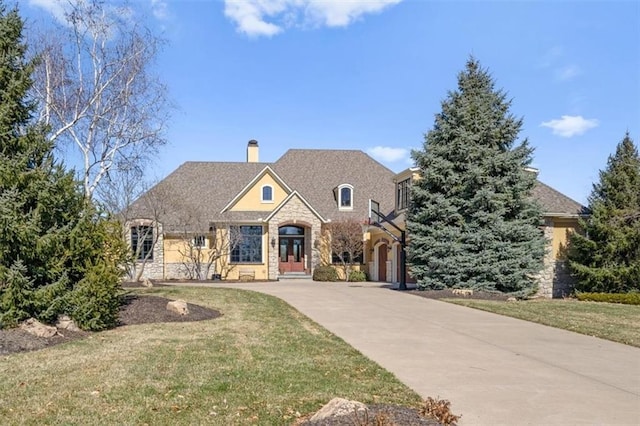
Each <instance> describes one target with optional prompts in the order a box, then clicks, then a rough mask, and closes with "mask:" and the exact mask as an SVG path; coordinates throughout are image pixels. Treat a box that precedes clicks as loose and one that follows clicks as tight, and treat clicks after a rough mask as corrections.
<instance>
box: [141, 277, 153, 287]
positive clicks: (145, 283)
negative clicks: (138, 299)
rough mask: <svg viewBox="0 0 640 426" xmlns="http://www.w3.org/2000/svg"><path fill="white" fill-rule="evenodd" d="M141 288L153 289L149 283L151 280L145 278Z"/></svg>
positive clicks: (151, 283)
mask: <svg viewBox="0 0 640 426" xmlns="http://www.w3.org/2000/svg"><path fill="white" fill-rule="evenodd" d="M142 286H143V287H153V282H151V280H150V279H149V278H145V279H144V280H142Z"/></svg>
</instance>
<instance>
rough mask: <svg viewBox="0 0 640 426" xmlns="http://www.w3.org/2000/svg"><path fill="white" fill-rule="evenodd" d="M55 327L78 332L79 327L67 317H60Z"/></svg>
mask: <svg viewBox="0 0 640 426" xmlns="http://www.w3.org/2000/svg"><path fill="white" fill-rule="evenodd" d="M56 327H58V328H59V329H61V330H69V331H80V327H78V325H77V324H76V323H75V321H74V320H72V319H71V318H69V316H67V315H60V316H59V317H58V322H57V323H56Z"/></svg>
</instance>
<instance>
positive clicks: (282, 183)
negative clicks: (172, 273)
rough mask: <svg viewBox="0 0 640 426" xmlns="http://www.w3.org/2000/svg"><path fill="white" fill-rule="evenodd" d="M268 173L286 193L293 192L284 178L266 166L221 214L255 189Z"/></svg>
mask: <svg viewBox="0 0 640 426" xmlns="http://www.w3.org/2000/svg"><path fill="white" fill-rule="evenodd" d="M267 173H270V174H271V176H272V177H273V179H274V180H275V181H276V182H277V183H278V184H279V185H280V186H282V187H283V188H284V190H285V191H286V192H289V193H290V192H291V188H289V185H287V184H286V183H285V182H284V180H282V178H281V177H280V176H278V174H277V173H276V172H274V171H273V170H272V169H271V167H269V166H266V167H265V168H264V169H262V171H260V173H258V174H257V175H256V177H254V178H253V179H251V182H249V183H248V184H247V185H246V186H245V187H244V188H242V190H241V191H240V192H238V194H237V195H236V196H235V197H233V199H232V200H231V201H229V203H228V204H227V205H226V206H224V207H223V208H222V210H220V213H224V212H226V211H227V210H228V209H229V208H231V206H233V205H234V204H235V203H236V202H237V201H238V200H239V199H240V198H242V197H243V196H244V195H245V194H246V193H247V192H249V190H250V189H251V188H253V185H255V183H256V182H257V181H258V180H260V179H261V178H262V177H263V176H264V175H266V174H267Z"/></svg>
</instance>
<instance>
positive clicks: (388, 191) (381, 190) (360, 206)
mask: <svg viewBox="0 0 640 426" xmlns="http://www.w3.org/2000/svg"><path fill="white" fill-rule="evenodd" d="M273 169H274V170H275V172H276V173H277V174H278V176H280V177H281V178H282V179H284V181H285V182H287V184H288V185H289V186H290V187H291V189H295V190H297V191H298V192H299V193H300V195H302V196H303V197H304V198H305V200H307V201H308V202H309V204H311V205H312V206H313V207H314V208H315V209H316V210H317V211H318V213H320V214H321V215H322V216H323V217H324V218H325V219H331V220H336V219H340V218H353V219H356V220H363V219H365V218H366V217H368V211H369V198H373V199H374V200H377V201H379V202H380V208H381V210H383V211H387V212H389V211H391V210H393V207H394V205H393V204H394V193H395V192H394V191H395V190H394V183H393V176H394V173H393V172H392V171H391V170H389V169H388V168H386V167H385V166H383V165H382V164H380V163H378V162H377V161H375V160H374V159H373V158H371V157H370V156H368V155H367V154H365V153H364V152H362V151H355V150H326V149H290V150H289V151H287V152H286V153H285V154H284V155H283V156H282V157H280V159H279V160H278V161H276V162H275V163H274V164H273ZM341 184H350V185H353V200H352V201H353V210H352V211H341V210H339V209H338V203H337V200H336V199H335V196H334V191H333V190H334V188H336V187H338V186H339V185H341Z"/></svg>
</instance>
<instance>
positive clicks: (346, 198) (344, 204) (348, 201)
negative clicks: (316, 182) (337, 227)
mask: <svg viewBox="0 0 640 426" xmlns="http://www.w3.org/2000/svg"><path fill="white" fill-rule="evenodd" d="M338 208H339V209H340V210H352V209H353V186H351V185H349V184H343V185H340V186H339V187H338Z"/></svg>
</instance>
